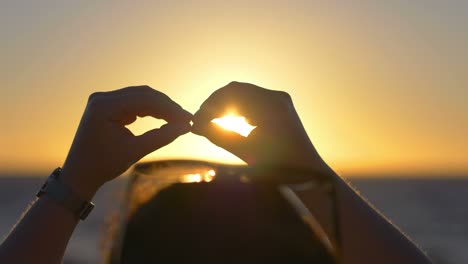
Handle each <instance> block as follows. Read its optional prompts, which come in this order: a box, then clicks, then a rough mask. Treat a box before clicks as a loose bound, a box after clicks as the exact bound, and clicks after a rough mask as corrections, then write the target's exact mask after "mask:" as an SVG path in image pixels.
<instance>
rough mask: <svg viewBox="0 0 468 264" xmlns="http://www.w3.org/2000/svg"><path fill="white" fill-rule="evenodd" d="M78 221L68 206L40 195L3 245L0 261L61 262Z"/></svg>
mask: <svg viewBox="0 0 468 264" xmlns="http://www.w3.org/2000/svg"><path fill="white" fill-rule="evenodd" d="M77 223H78V219H77V218H76V216H74V215H73V214H72V213H71V212H70V211H68V210H67V209H66V208H64V207H63V206H61V205H59V204H58V203H56V202H55V201H53V200H52V199H50V198H48V197H47V196H43V197H41V198H40V199H38V200H37V201H36V202H35V203H34V204H33V205H32V207H31V208H30V209H29V210H28V211H27V213H26V214H25V215H24V217H23V218H22V219H20V221H19V222H18V224H17V225H16V226H15V228H14V229H13V231H12V232H11V233H10V234H9V236H8V237H7V238H6V240H5V241H4V242H3V243H2V245H1V246H0V262H1V263H12V264H13V263H44V264H45V263H61V261H62V258H63V255H64V252H65V248H66V246H67V243H68V240H69V239H70V237H71V234H72V233H73V230H74V229H75V227H76V225H77Z"/></svg>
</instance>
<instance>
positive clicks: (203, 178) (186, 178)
mask: <svg viewBox="0 0 468 264" xmlns="http://www.w3.org/2000/svg"><path fill="white" fill-rule="evenodd" d="M215 176H216V172H215V171H214V170H209V171H207V172H205V173H190V174H184V175H182V176H181V178H180V182H183V183H193V182H211V181H212V180H213V179H214V177H215Z"/></svg>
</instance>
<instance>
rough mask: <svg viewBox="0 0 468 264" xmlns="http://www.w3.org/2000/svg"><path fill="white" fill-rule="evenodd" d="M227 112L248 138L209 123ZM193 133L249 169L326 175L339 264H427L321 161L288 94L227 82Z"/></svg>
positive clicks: (205, 106)
mask: <svg viewBox="0 0 468 264" xmlns="http://www.w3.org/2000/svg"><path fill="white" fill-rule="evenodd" d="M232 109H236V110H237V111H238V114H239V115H242V116H245V117H246V118H247V119H248V121H249V123H250V124H252V125H255V126H257V127H256V128H255V129H254V130H253V131H252V132H251V134H250V135H249V136H248V137H243V136H241V135H239V134H237V133H235V132H232V131H228V130H224V129H222V128H220V127H219V126H217V125H215V124H214V123H212V122H211V120H212V119H213V118H216V117H219V116H222V115H224V114H226V112H227V111H232ZM192 132H194V133H196V134H199V135H202V136H205V137H206V138H208V139H209V140H210V141H211V142H213V143H214V144H216V145H218V146H220V147H223V148H224V149H226V150H228V151H230V152H232V153H233V154H235V155H237V156H238V157H240V158H241V159H243V160H244V161H245V162H247V163H248V164H249V165H253V166H256V165H268V164H274V165H285V166H294V167H299V168H306V169H312V170H315V171H321V172H323V173H325V174H327V175H329V177H331V178H332V180H333V181H334V183H335V188H336V190H337V197H338V204H339V208H338V210H339V215H340V219H341V223H340V227H341V228H340V230H341V237H342V242H343V243H342V247H343V249H342V259H343V263H346V264H351V263H353V264H354V263H383V264H385V263H389V264H390V263H430V261H429V259H428V258H427V257H426V256H425V255H424V253H423V252H422V251H421V250H420V249H418V248H417V247H416V246H415V245H414V244H413V243H412V242H411V241H410V240H409V239H408V238H407V237H406V236H405V235H404V234H402V233H401V232H400V231H399V230H398V229H397V228H396V227H394V226H393V225H392V224H391V223H390V222H388V221H387V220H386V219H385V218H384V217H383V216H382V215H381V214H379V213H378V212H377V211H376V210H375V209H374V208H372V206H370V205H369V204H368V203H367V202H366V201H365V200H364V199H363V198H362V197H360V196H359V195H358V194H357V193H356V192H355V191H354V190H353V189H352V188H351V187H350V186H349V185H348V184H347V183H346V182H345V181H343V180H342V179H341V178H340V177H339V176H338V175H337V174H336V173H334V172H333V170H331V169H330V168H329V167H328V166H327V164H326V163H325V162H324V161H323V160H322V159H321V157H320V156H319V154H318V153H317V151H316V150H315V147H314V146H313V144H312V142H311V141H310V139H309V137H308V135H307V133H306V131H305V129H304V127H303V126H302V123H301V121H300V118H299V116H298V115H297V113H296V111H295V109H294V105H293V103H292V99H291V97H290V96H289V95H288V94H287V93H285V92H281V91H273V90H268V89H264V88H261V87H258V86H255V85H252V84H248V83H238V82H232V83H230V84H228V85H227V86H225V87H223V88H221V89H219V90H217V91H215V92H214V93H213V94H212V95H211V96H210V97H209V98H208V99H207V100H206V101H205V102H204V103H203V104H202V106H201V107H200V110H199V111H198V112H197V113H196V114H195V116H194V125H193V127H192ZM319 202H320V201H319ZM318 207H320V205H319V206H318ZM317 218H318V219H317V220H318V221H319V222H321V225H322V226H329V223H325V222H323V221H326V220H324V219H326V218H323V217H317Z"/></svg>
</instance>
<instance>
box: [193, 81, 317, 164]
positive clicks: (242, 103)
mask: <svg viewBox="0 0 468 264" xmlns="http://www.w3.org/2000/svg"><path fill="white" fill-rule="evenodd" d="M232 109H235V110H236V111H237V114H239V115H241V116H245V117H246V119H247V120H248V122H249V123H250V124H251V125H253V126H257V127H256V128H255V129H254V130H253V131H252V132H251V133H250V135H249V136H248V137H243V136H241V135H239V134H238V133H235V132H232V131H228V130H225V129H223V128H221V127H220V126H218V125H216V124H214V123H212V122H211V120H212V119H214V118H217V117H221V116H223V115H224V114H226V113H227V112H228V111H230V110H232ZM193 122H194V123H193V126H192V132H193V133H195V134H198V135H202V136H205V137H206V138H207V139H209V140H210V141H211V142H213V143H214V144H216V145H218V146H220V147H222V148H224V149H226V150H228V151H230V152H232V153H233V154H235V155H236V156H238V157H239V158H241V159H242V160H244V161H245V162H247V163H248V164H249V165H258V164H261V165H267V166H270V165H274V166H294V167H299V168H306V169H315V170H321V169H323V168H325V167H326V165H325V164H324V162H323V160H322V159H321V158H320V156H319V155H318V153H317V151H316V150H315V148H314V146H313V145H312V143H311V141H310V139H309V137H308V136H307V133H306V131H305V129H304V127H303V125H302V123H301V120H300V119H299V116H298V115H297V113H296V110H295V109H294V105H293V102H292V99H291V97H290V96H289V94H287V93H286V92H282V91H273V90H268V89H264V88H261V87H258V86H255V85H252V84H249V83H239V82H231V83H229V84H228V85H226V86H225V87H223V88H220V89H218V90H217V91H215V92H214V93H213V94H212V95H211V96H210V97H209V98H208V99H207V100H206V101H205V102H204V103H203V104H202V105H201V107H200V109H199V110H198V112H197V113H196V114H195V115H194V119H193Z"/></svg>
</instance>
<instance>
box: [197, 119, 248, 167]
mask: <svg viewBox="0 0 468 264" xmlns="http://www.w3.org/2000/svg"><path fill="white" fill-rule="evenodd" d="M191 131H192V133H194V134H197V135H200V136H204V137H206V138H207V139H208V140H209V141H211V142H212V143H213V144H215V145H217V146H219V147H221V148H224V149H225V150H227V151H230V152H232V153H233V154H235V155H238V156H239V157H240V158H243V157H242V152H241V150H242V146H244V145H245V144H246V141H247V138H245V137H243V136H242V135H240V134H238V133H236V132H234V131H230V130H226V129H224V128H222V127H220V126H219V125H217V124H215V123H212V122H204V123H201V122H198V123H194V124H193V126H192V130H191Z"/></svg>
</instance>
